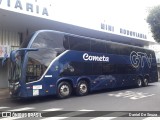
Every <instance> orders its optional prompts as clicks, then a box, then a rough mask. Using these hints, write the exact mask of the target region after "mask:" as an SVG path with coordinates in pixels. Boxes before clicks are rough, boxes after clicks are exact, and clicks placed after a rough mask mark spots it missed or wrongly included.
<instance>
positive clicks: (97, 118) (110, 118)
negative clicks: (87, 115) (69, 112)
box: [90, 117, 117, 120]
mask: <svg viewBox="0 0 160 120" xmlns="http://www.w3.org/2000/svg"><path fill="white" fill-rule="evenodd" d="M114 118H117V117H96V118H93V119H90V120H112V119H114Z"/></svg>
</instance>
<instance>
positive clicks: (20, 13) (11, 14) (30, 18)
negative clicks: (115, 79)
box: [0, 0, 160, 88]
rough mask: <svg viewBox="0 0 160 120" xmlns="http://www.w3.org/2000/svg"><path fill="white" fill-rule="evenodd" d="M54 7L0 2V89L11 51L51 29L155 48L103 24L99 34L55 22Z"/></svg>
mask: <svg viewBox="0 0 160 120" xmlns="http://www.w3.org/2000/svg"><path fill="white" fill-rule="evenodd" d="M51 7H52V5H50V4H49V5H45V6H43V5H42V4H39V2H38V1H37V0H35V1H31V0H28V2H27V1H26V0H25V1H24V0H0V88H6V87H8V81H7V79H8V78H7V77H8V71H9V69H10V68H9V66H8V63H6V64H5V65H4V66H2V64H1V63H2V60H3V58H4V56H5V55H8V57H10V56H9V54H10V51H11V50H15V49H18V48H19V47H20V45H21V43H22V42H23V41H25V39H26V38H27V36H28V35H29V34H31V33H33V32H34V31H36V30H40V29H51V30H56V31H62V32H67V33H71V34H77V35H82V36H87V37H94V38H99V39H107V40H109V41H114V42H120V43H125V44H131V45H135V46H140V47H147V48H149V46H152V45H155V44H156V43H155V42H150V41H148V40H147V35H145V34H143V33H139V32H136V31H132V30H128V29H125V28H118V29H117V28H116V27H115V26H113V25H109V24H107V23H104V22H100V23H98V24H99V28H97V30H96V29H91V28H84V27H80V26H75V25H71V24H67V23H62V22H59V21H57V20H54V18H52V15H51V14H53V13H52V12H53V11H51ZM159 63H160V61H159ZM158 65H159V64H158ZM159 68H160V65H159Z"/></svg>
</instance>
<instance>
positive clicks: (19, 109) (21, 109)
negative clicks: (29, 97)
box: [8, 107, 34, 111]
mask: <svg viewBox="0 0 160 120" xmlns="http://www.w3.org/2000/svg"><path fill="white" fill-rule="evenodd" d="M30 109H34V108H29V107H25V108H18V109H13V110H8V111H25V110H30Z"/></svg>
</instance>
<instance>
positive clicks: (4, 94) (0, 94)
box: [0, 88, 9, 99]
mask: <svg viewBox="0 0 160 120" xmlns="http://www.w3.org/2000/svg"><path fill="white" fill-rule="evenodd" d="M6 98H9V89H8V88H1V89H0V99H6Z"/></svg>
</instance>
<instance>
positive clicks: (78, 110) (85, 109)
mask: <svg viewBox="0 0 160 120" xmlns="http://www.w3.org/2000/svg"><path fill="white" fill-rule="evenodd" d="M78 111H95V110H87V109H82V110H78Z"/></svg>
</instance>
